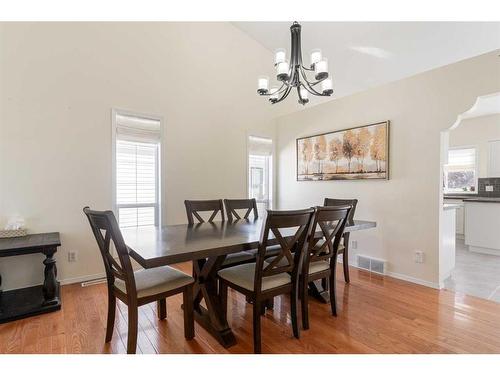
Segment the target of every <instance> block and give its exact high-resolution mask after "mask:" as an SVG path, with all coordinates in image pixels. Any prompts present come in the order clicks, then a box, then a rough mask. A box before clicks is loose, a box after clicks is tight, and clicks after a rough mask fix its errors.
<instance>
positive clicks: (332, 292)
mask: <svg viewBox="0 0 500 375" xmlns="http://www.w3.org/2000/svg"><path fill="white" fill-rule="evenodd" d="M336 265H337V257H336V256H335V257H334V259H333V266H332V268H331V271H330V307H331V309H332V315H333V316H337V296H336V288H335V284H336V281H335V269H336Z"/></svg>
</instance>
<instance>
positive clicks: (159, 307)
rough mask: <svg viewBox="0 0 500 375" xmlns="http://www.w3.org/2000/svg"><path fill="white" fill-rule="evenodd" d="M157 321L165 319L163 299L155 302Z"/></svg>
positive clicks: (165, 303)
mask: <svg viewBox="0 0 500 375" xmlns="http://www.w3.org/2000/svg"><path fill="white" fill-rule="evenodd" d="M156 308H157V312H158V319H160V320H163V319H165V318H166V317H167V299H166V298H163V299H161V300H159V301H158V302H156Z"/></svg>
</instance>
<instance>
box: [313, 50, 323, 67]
mask: <svg viewBox="0 0 500 375" xmlns="http://www.w3.org/2000/svg"><path fill="white" fill-rule="evenodd" d="M322 58H323V54H322V53H321V50H320V49H313V50H312V51H311V68H314V64H316V63H317V62H319V61H321V60H322Z"/></svg>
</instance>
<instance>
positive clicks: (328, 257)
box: [300, 205, 351, 329]
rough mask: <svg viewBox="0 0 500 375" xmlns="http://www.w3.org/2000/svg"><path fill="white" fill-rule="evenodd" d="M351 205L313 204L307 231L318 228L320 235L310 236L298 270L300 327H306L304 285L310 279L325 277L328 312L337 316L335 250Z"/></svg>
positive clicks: (314, 230) (305, 290)
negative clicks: (327, 283)
mask: <svg viewBox="0 0 500 375" xmlns="http://www.w3.org/2000/svg"><path fill="white" fill-rule="evenodd" d="M350 211H351V206H350V205H346V206H334V207H316V213H315V215H314V219H313V222H312V225H311V233H316V232H318V231H321V233H322V237H321V238H320V237H317V236H310V238H309V241H308V245H307V251H305V253H304V260H303V263H302V271H301V276H300V280H301V287H300V292H301V293H300V295H301V307H302V328H304V329H308V328H309V307H308V300H309V293H308V285H309V283H310V282H312V281H314V280H323V279H328V280H329V292H330V305H331V309H332V315H334V316H336V315H337V303H336V293H335V269H336V265H337V253H338V250H339V246H340V241H341V240H342V235H343V233H344V228H345V226H346V223H347V220H348V216H349V213H350Z"/></svg>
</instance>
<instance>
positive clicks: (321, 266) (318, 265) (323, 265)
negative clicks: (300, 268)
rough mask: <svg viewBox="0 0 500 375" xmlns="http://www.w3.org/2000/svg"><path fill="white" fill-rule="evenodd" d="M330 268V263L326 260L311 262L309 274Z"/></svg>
mask: <svg viewBox="0 0 500 375" xmlns="http://www.w3.org/2000/svg"><path fill="white" fill-rule="evenodd" d="M329 268H330V263H328V262H327V261H325V260H320V261H318V262H312V263H309V274H313V273H316V272H320V271H325V270H327V269H329Z"/></svg>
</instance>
